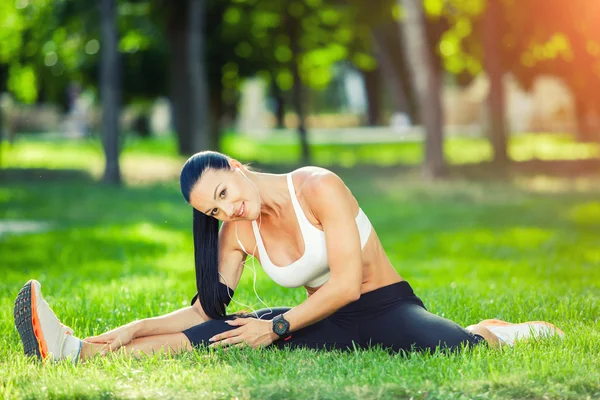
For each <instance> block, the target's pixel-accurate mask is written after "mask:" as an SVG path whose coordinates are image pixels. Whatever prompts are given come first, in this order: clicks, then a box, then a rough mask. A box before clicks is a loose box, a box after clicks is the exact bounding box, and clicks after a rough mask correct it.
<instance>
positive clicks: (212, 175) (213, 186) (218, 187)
mask: <svg viewBox="0 0 600 400" xmlns="http://www.w3.org/2000/svg"><path fill="white" fill-rule="evenodd" d="M190 204H191V205H192V207H194V208H195V209H196V210H198V211H200V212H202V213H204V214H206V215H209V216H211V217H215V218H217V219H219V220H221V221H240V220H248V221H252V220H256V219H258V216H259V214H260V205H261V203H260V196H259V194H258V191H257V190H256V188H255V187H254V185H253V184H252V182H251V181H250V180H249V179H248V178H246V177H245V176H244V175H242V173H241V172H240V170H239V169H236V168H234V169H232V170H224V169H212V168H211V169H208V170H206V171H205V172H204V174H203V175H202V177H201V178H200V179H199V180H198V182H197V183H196V184H195V185H194V187H193V188H192V191H191V193H190Z"/></svg>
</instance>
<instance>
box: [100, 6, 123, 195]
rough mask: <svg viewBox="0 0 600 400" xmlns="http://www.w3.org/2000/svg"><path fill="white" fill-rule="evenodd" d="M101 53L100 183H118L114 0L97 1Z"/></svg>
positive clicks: (118, 96)
mask: <svg viewBox="0 0 600 400" xmlns="http://www.w3.org/2000/svg"><path fill="white" fill-rule="evenodd" d="M100 18H101V32H102V46H101V47H102V49H101V51H102V54H101V60H100V97H101V101H102V142H103V145H104V152H105V155H106V166H105V169H104V177H103V180H104V182H105V183H110V184H120V183H121V171H120V168H119V113H120V110H121V79H120V74H121V69H120V65H121V63H120V57H119V52H118V50H117V43H118V35H117V24H116V20H117V8H116V0H101V1H100Z"/></svg>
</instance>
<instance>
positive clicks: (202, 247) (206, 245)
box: [194, 209, 225, 319]
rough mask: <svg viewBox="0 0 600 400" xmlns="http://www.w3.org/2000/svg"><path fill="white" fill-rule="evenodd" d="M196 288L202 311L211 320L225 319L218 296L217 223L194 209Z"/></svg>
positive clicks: (223, 308)
mask: <svg viewBox="0 0 600 400" xmlns="http://www.w3.org/2000/svg"><path fill="white" fill-rule="evenodd" d="M194 261H195V264H196V288H197V289H198V298H199V300H200V304H201V305H202V310H204V313H206V315H207V316H209V317H210V318H211V319H223V317H225V305H224V304H223V302H222V301H221V296H220V295H219V293H220V290H219V284H220V281H219V221H218V220H217V219H215V218H213V217H209V216H207V215H206V214H204V213H201V212H200V211H198V210H196V209H194Z"/></svg>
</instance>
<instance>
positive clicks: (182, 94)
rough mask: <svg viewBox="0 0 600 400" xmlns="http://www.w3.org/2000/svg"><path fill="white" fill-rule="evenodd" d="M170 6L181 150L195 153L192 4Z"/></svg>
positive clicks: (172, 87) (172, 85)
mask: <svg viewBox="0 0 600 400" xmlns="http://www.w3.org/2000/svg"><path fill="white" fill-rule="evenodd" d="M170 7H171V8H170V11H171V16H170V20H169V22H168V28H167V34H168V36H167V37H168V40H169V47H170V54H169V72H168V74H169V97H170V100H171V115H172V116H173V128H174V129H175V133H176V135H177V142H178V151H179V154H181V155H184V156H189V155H191V154H193V146H192V130H191V118H192V117H191V115H190V114H191V110H190V92H189V78H188V50H187V45H188V40H187V26H188V23H187V15H188V10H189V4H188V2H187V1H177V2H174V3H173V4H172V5H171V6H170Z"/></svg>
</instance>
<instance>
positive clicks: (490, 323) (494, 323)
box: [478, 319, 565, 336]
mask: <svg viewBox="0 0 600 400" xmlns="http://www.w3.org/2000/svg"><path fill="white" fill-rule="evenodd" d="M528 324H541V325H546V326H549V327H550V328H552V329H554V330H555V331H556V332H558V334H559V335H561V336H564V335H565V333H564V332H563V331H562V330H561V329H559V328H557V327H556V326H555V325H552V324H551V323H550V322H546V321H528V322H520V323H518V324H514V323H511V322H506V321H502V320H501V319H486V320H483V321H481V322H480V323H479V324H478V325H482V326H507V325H528Z"/></svg>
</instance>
